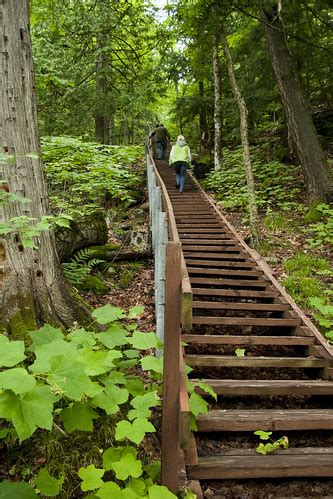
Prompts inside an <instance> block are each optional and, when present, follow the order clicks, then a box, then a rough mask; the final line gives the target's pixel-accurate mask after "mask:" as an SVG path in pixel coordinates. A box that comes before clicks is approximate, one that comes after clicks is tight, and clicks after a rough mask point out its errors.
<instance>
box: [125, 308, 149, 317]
mask: <svg viewBox="0 0 333 499" xmlns="http://www.w3.org/2000/svg"><path fill="white" fill-rule="evenodd" d="M144 311H145V307H140V306H136V307H132V308H130V309H129V311H128V313H127V318H128V319H135V318H136V317H138V316H139V315H141V314H142V313H143V312H144Z"/></svg>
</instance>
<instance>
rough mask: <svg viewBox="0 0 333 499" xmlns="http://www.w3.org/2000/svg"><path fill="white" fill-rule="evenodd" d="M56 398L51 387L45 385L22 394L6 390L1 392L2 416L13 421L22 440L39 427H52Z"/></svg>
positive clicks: (0, 408)
mask: <svg viewBox="0 0 333 499" xmlns="http://www.w3.org/2000/svg"><path fill="white" fill-rule="evenodd" d="M56 400H57V398H56V397H55V396H54V395H53V394H52V393H51V391H50V389H49V387H48V386H44V385H37V386H35V388H33V389H32V390H30V391H29V392H27V393H25V394H24V395H21V396H20V395H16V394H15V393H13V392H12V391H11V390H5V391H4V392H2V393H0V418H4V419H6V420H7V421H11V422H12V424H13V426H14V428H15V430H16V431H17V435H18V437H19V439H20V441H21V442H22V441H23V440H25V439H26V438H28V437H30V436H31V435H32V434H33V433H34V431H35V430H36V429H37V428H44V429H46V430H50V429H51V428H52V423H53V404H54V402H55V401H56Z"/></svg>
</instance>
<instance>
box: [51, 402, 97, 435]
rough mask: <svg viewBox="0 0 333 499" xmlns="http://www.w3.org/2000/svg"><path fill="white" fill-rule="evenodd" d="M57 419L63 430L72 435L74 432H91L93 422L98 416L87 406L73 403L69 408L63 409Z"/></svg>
mask: <svg viewBox="0 0 333 499" xmlns="http://www.w3.org/2000/svg"><path fill="white" fill-rule="evenodd" d="M59 417H60V419H61V421H62V422H63V423H64V427H65V430H66V431H67V432H68V433H72V432H73V431H75V430H81V431H92V430H93V428H94V422H93V420H94V419H97V418H99V415H98V413H97V412H96V411H94V409H93V408H92V407H90V406H89V405H87V404H80V402H74V404H73V405H72V406H71V407H67V408H66V409H63V410H62V411H61V412H60V414H59Z"/></svg>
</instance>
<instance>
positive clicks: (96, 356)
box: [76, 348, 108, 376]
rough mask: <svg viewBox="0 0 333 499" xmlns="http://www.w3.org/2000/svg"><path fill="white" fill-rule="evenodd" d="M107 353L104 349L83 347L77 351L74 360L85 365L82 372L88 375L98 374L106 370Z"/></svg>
mask: <svg viewBox="0 0 333 499" xmlns="http://www.w3.org/2000/svg"><path fill="white" fill-rule="evenodd" d="M107 355H108V352H106V351H102V350H97V351H96V350H93V349H92V348H84V349H81V350H80V351H79V352H78V354H77V356H76V360H78V361H79V362H83V363H84V364H85V366H86V367H85V371H84V372H85V373H86V374H87V375H88V376H98V375H99V374H103V373H105V372H107V368H106V367H105V361H106V357H107Z"/></svg>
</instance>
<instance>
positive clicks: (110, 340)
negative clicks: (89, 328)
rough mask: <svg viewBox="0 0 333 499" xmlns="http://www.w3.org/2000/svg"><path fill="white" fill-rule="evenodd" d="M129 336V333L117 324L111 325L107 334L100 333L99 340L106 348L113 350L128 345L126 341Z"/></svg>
mask: <svg viewBox="0 0 333 499" xmlns="http://www.w3.org/2000/svg"><path fill="white" fill-rule="evenodd" d="M127 336H128V331H126V329H124V328H123V327H122V326H121V325H120V324H118V323H115V324H111V326H110V327H109V328H108V330H107V331H105V333H99V334H98V335H97V339H98V341H100V342H101V343H103V345H104V346H106V347H107V348H109V349H110V350H112V349H113V348H115V347H118V346H123V345H126V344H127V343H128V341H127V339H126V337H127Z"/></svg>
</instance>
